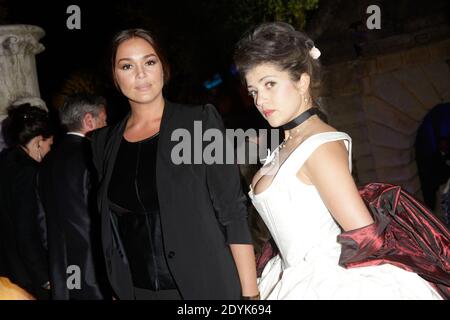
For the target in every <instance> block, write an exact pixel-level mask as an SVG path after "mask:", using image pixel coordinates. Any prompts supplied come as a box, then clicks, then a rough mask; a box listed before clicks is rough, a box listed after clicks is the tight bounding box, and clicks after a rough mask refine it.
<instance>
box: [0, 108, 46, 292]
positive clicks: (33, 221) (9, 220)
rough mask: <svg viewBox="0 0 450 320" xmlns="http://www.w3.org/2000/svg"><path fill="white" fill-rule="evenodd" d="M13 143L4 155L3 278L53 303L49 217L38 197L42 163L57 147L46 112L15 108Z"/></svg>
mask: <svg viewBox="0 0 450 320" xmlns="http://www.w3.org/2000/svg"><path fill="white" fill-rule="evenodd" d="M2 133H3V136H4V140H5V142H6V144H7V145H8V147H9V148H8V149H5V150H3V151H2V152H1V154H0V177H1V179H0V276H4V277H7V278H9V280H11V281H12V282H13V283H15V284H17V285H19V286H20V287H22V288H23V289H26V290H27V291H28V292H30V293H31V294H33V295H34V296H35V297H36V298H38V299H48V298H49V297H50V295H49V293H50V291H49V289H50V287H49V275H48V261H47V252H46V249H45V245H46V237H45V218H44V214H43V212H42V211H41V210H39V207H38V202H37V198H36V174H37V170H38V168H39V164H40V162H41V160H42V158H43V157H44V156H45V154H46V153H47V152H48V151H49V150H50V146H51V144H52V143H53V134H52V130H51V128H50V120H49V117H48V115H47V112H46V111H45V110H42V109H40V108H38V107H34V106H30V105H29V104H24V105H20V106H14V107H10V108H9V109H8V117H7V118H6V119H5V120H4V121H3V123H2Z"/></svg>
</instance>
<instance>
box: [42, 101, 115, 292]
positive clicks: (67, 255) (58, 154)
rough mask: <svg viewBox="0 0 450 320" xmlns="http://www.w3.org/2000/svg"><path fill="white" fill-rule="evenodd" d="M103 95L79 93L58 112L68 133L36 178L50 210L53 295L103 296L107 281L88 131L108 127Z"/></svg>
mask: <svg viewBox="0 0 450 320" xmlns="http://www.w3.org/2000/svg"><path fill="white" fill-rule="evenodd" d="M105 105H106V102H105V100H104V99H103V98H101V97H97V96H92V95H87V94H77V95H74V96H71V97H68V98H67V99H66V101H65V103H64V105H63V106H62V107H61V109H60V110H59V116H60V120H61V124H62V125H63V126H64V127H65V128H66V129H67V131H68V132H67V133H66V134H65V135H64V137H63V138H62V139H61V141H60V142H59V144H57V146H56V147H55V148H54V149H53V150H52V152H51V153H49V155H48V156H47V157H46V159H45V160H44V161H43V164H42V167H41V170H40V171H39V177H38V179H39V180H38V188H39V195H40V200H41V202H42V205H43V208H44V210H45V212H46V218H47V229H48V230H47V232H48V249H49V263H50V280H51V281H50V282H51V289H52V297H53V299H83V300H85V299H103V298H105V293H106V291H105V288H106V287H107V286H106V285H105V284H104V283H106V282H107V280H106V278H105V279H104V280H103V279H102V278H103V277H104V275H105V271H104V262H103V256H102V250H101V243H100V227H99V224H98V222H97V220H98V219H99V214H98V212H97V211H96V209H95V208H96V206H95V196H96V190H95V188H96V182H95V181H94V179H95V178H94V177H95V176H96V175H95V173H94V172H93V170H94V168H93V165H92V156H91V148H90V141H89V139H88V138H86V135H87V134H88V133H89V132H91V131H93V130H95V129H97V128H101V127H104V126H105V125H106V112H105Z"/></svg>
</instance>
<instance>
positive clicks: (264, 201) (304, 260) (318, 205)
mask: <svg viewBox="0 0 450 320" xmlns="http://www.w3.org/2000/svg"><path fill="white" fill-rule="evenodd" d="M337 140H344V141H345V144H346V147H347V150H348V151H349V155H351V138H350V137H349V136H348V135H347V134H345V133H343V132H325V133H319V134H316V135H313V136H311V137H310V138H308V139H307V140H305V141H304V142H303V143H302V144H301V145H299V146H298V147H297V149H296V150H294V151H293V152H292V154H291V155H290V156H289V158H288V159H286V161H285V162H284V163H283V165H282V166H281V167H280V169H279V171H278V173H277V174H276V176H275V178H274V180H273V181H272V184H271V185H270V186H269V187H268V188H267V189H266V190H264V191H263V192H262V193H259V194H254V193H253V190H252V189H251V188H250V192H249V195H250V198H251V199H252V202H253V205H254V206H255V208H256V209H257V210H258V212H259V214H260V215H261V217H262V219H263V220H264V222H265V223H266V225H267V227H268V229H269V231H270V233H271V234H272V237H273V239H274V241H275V243H276V244H277V246H278V249H279V250H280V254H279V255H277V256H275V257H274V258H272V259H271V260H270V261H269V262H268V263H267V265H266V266H265V268H264V271H263V273H262V275H261V278H259V279H258V286H259V290H260V292H261V298H262V299H441V297H440V295H439V294H438V293H437V292H436V291H435V290H434V289H433V288H432V287H431V285H430V284H429V283H428V282H427V281H425V280H423V279H422V278H421V277H420V276H418V275H417V274H415V273H412V272H408V271H405V270H403V269H401V268H398V267H395V266H393V265H390V264H385V265H381V266H370V267H361V268H354V269H345V268H343V267H341V266H339V265H338V261H339V256H340V253H341V247H340V244H339V243H337V236H338V235H339V234H340V233H341V229H340V228H339V226H338V225H337V223H336V222H335V221H334V220H333V218H332V216H331V214H330V212H329V211H328V209H327V208H326V207H325V205H324V203H323V201H322V199H321V198H320V195H319V193H318V192H317V190H316V188H315V187H314V186H311V185H306V184H304V183H302V182H301V181H300V180H298V179H297V177H296V172H297V171H298V170H299V169H300V168H301V166H302V165H303V163H304V162H305V161H306V159H308V157H309V156H310V155H311V153H312V152H313V151H314V150H315V149H316V148H317V147H319V146H320V145H321V144H323V143H326V142H329V141H337ZM276 152H277V150H275V152H274V153H276ZM274 153H273V154H274ZM273 154H272V157H273ZM269 158H271V157H268V160H266V163H268V162H270V159H269ZM349 165H350V170H351V156H349Z"/></svg>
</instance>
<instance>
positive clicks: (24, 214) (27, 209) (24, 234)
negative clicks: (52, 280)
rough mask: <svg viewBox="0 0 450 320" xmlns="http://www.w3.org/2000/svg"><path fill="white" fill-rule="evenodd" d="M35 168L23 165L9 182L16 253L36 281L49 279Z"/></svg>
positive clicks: (41, 282)
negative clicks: (13, 210) (16, 242)
mask: <svg viewBox="0 0 450 320" xmlns="http://www.w3.org/2000/svg"><path fill="white" fill-rule="evenodd" d="M35 187H36V170H35V169H34V168H31V167H26V168H24V169H23V170H22V171H21V172H20V174H19V175H17V176H16V179H15V180H14V184H13V186H12V193H13V205H14V207H15V208H17V210H16V214H15V215H14V219H15V221H14V226H15V228H16V230H15V232H16V235H17V241H18V244H19V247H20V249H19V254H20V255H21V257H22V259H23V261H24V262H25V265H26V268H27V269H28V272H29V273H30V275H31V277H32V279H33V282H34V284H35V285H42V284H44V283H45V282H47V281H48V280H49V275H48V261H47V253H46V251H45V249H44V246H43V244H42V242H41V235H40V230H39V222H38V204H37V198H36V189H35Z"/></svg>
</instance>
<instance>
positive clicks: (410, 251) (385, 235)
mask: <svg viewBox="0 0 450 320" xmlns="http://www.w3.org/2000/svg"><path fill="white" fill-rule="evenodd" d="M359 192H360V194H361V197H362V198H363V200H364V202H365V203H366V205H367V207H368V208H369V209H370V211H371V213H372V215H373V217H374V220H375V223H373V224H371V225H369V226H366V227H363V228H360V229H356V230H352V231H348V232H344V233H342V234H340V235H339V236H338V242H339V243H340V244H341V245H342V251H341V256H340V259H339V265H341V266H343V267H345V268H355V267H363V266H371V265H381V264H385V263H390V264H392V265H395V266H397V267H400V268H403V269H405V270H407V271H411V272H415V273H417V274H418V275H419V276H421V277H422V278H424V279H425V280H427V281H429V282H430V283H431V284H432V285H433V286H434V288H436V290H437V291H438V292H439V293H440V294H441V296H442V297H443V298H444V299H450V233H449V231H448V229H447V228H446V227H445V225H444V224H443V223H442V222H440V221H439V220H438V219H437V218H436V217H435V216H434V215H433V213H431V212H430V210H429V209H427V208H426V207H425V206H424V205H423V204H422V203H420V202H419V201H417V200H416V199H414V198H413V197H412V196H411V195H410V194H408V193H407V192H406V191H404V190H403V189H402V188H401V187H400V186H395V185H391V184H384V183H370V184H367V185H365V186H363V187H362V188H360V190H359ZM276 254H278V249H277V248H276V246H275V244H274V243H272V241H267V242H266V243H265V245H264V247H263V249H262V253H261V255H260V256H259V257H258V259H257V262H256V264H257V271H258V276H261V273H262V270H263V269H264V267H265V265H266V264H267V262H268V261H269V260H270V259H271V258H272V257H274V256H275V255H276Z"/></svg>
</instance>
